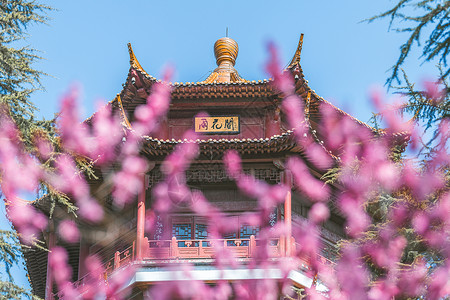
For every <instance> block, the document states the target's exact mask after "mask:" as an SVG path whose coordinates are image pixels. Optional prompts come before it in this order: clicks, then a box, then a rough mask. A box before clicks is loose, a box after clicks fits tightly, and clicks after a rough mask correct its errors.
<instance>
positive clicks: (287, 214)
mask: <svg viewBox="0 0 450 300" xmlns="http://www.w3.org/2000/svg"><path fill="white" fill-rule="evenodd" d="M291 182H292V175H291V173H290V171H287V170H286V171H284V184H286V186H287V187H288V188H289V190H288V192H287V193H286V198H285V199H284V223H285V225H286V256H290V255H291V248H292V242H291V241H292V239H291V236H292V192H291V187H292V184H291Z"/></svg>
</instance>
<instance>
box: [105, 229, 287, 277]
mask: <svg viewBox="0 0 450 300" xmlns="http://www.w3.org/2000/svg"><path fill="white" fill-rule="evenodd" d="M144 240H145V241H144V249H143V251H142V253H143V257H142V261H147V262H150V261H161V260H183V259H214V257H215V256H216V253H218V252H221V251H230V252H231V253H232V254H233V256H234V257H235V258H251V257H254V256H256V254H257V253H258V251H260V250H261V248H263V247H267V248H266V249H265V251H267V252H268V255H269V257H280V256H283V249H284V247H283V246H284V245H282V242H280V239H270V240H269V241H264V242H263V241H262V240H259V239H256V238H255V237H254V236H251V237H250V238H249V239H198V240H177V239H176V238H175V237H173V238H172V239H171V240H148V239H147V238H144ZM293 245H295V244H294V243H293ZM135 253H136V246H135V243H134V242H133V245H132V246H130V247H128V248H127V249H125V250H124V251H121V252H119V251H117V252H116V253H115V255H114V258H111V259H110V260H109V261H107V262H106V263H105V264H104V270H105V273H106V274H110V273H112V272H113V271H114V270H116V269H118V268H120V267H122V266H125V265H128V264H129V263H131V262H132V261H135Z"/></svg>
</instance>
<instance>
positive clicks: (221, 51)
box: [214, 37, 239, 67]
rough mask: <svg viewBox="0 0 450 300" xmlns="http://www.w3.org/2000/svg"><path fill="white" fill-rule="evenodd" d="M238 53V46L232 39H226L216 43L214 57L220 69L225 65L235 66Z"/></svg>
mask: <svg viewBox="0 0 450 300" xmlns="http://www.w3.org/2000/svg"><path fill="white" fill-rule="evenodd" d="M238 52H239V47H238V44H237V43H236V41H235V40H233V39H232V38H229V37H224V38H221V39H218V40H217V41H216V42H215V43H214V56H215V57H216V63H217V66H219V67H220V66H221V65H223V64H231V65H232V66H234V64H235V63H236V58H237V56H238Z"/></svg>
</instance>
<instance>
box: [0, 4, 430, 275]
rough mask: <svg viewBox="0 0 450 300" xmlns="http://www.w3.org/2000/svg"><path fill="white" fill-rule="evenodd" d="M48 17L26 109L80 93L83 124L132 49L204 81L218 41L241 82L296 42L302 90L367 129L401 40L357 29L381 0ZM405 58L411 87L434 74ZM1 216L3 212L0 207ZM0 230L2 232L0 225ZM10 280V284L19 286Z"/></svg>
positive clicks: (61, 10) (170, 7) (154, 64)
mask: <svg viewBox="0 0 450 300" xmlns="http://www.w3.org/2000/svg"><path fill="white" fill-rule="evenodd" d="M41 2H43V3H44V4H47V5H50V6H52V7H54V8H55V9H56V10H55V11H52V12H50V13H49V17H50V18H51V19H50V20H49V21H48V25H47V26H42V25H38V26H31V27H30V28H29V33H30V37H29V39H28V42H27V44H29V45H31V46H32V47H34V48H36V49H39V50H41V51H42V53H41V55H42V57H44V58H45V60H43V61H41V62H39V63H37V64H36V68H38V69H40V70H42V71H43V72H45V73H48V74H50V75H51V77H45V78H43V80H42V83H43V86H44V87H45V89H46V91H42V92H37V93H35V94H34V96H33V97H32V101H33V102H34V103H35V104H36V105H37V106H38V107H39V109H40V115H41V116H43V117H45V118H52V117H53V115H54V113H55V112H56V111H57V110H58V108H59V105H58V101H59V98H60V96H61V95H62V94H63V93H64V92H65V91H67V90H68V88H69V87H70V86H71V85H73V84H78V85H79V86H81V87H82V99H81V100H82V104H83V107H84V108H83V109H84V111H83V116H82V117H87V116H89V115H91V114H92V113H93V112H94V110H95V108H96V103H97V102H98V101H109V100H112V99H113V98H114V96H115V95H116V94H117V93H119V92H120V91H121V88H122V84H123V83H124V82H125V79H126V77H127V73H128V68H129V58H128V50H127V43H128V42H131V43H132V46H133V49H134V52H135V54H136V56H137V58H138V59H139V61H140V63H141V65H142V66H143V68H144V69H145V70H146V71H147V72H148V73H150V74H152V75H154V76H156V77H159V75H160V71H161V69H162V67H163V66H164V65H165V64H167V63H171V64H172V65H174V66H175V68H176V70H177V72H176V76H175V78H174V80H173V81H182V82H186V81H189V82H192V81H199V80H203V79H205V78H206V77H207V75H208V74H209V72H211V71H212V70H213V69H214V68H215V67H216V64H215V59H214V54H213V44H214V42H215V41H216V40H217V39H219V38H221V37H223V36H225V30H226V28H227V27H228V30H229V37H231V38H233V39H235V40H236V41H237V42H238V44H239V48H240V50H239V56H238V59H237V62H236V66H235V67H236V69H237V70H238V71H239V73H240V74H241V76H242V77H244V78H245V79H249V80H258V79H264V78H268V75H267V74H266V73H265V72H264V63H265V62H266V60H267V53H266V45H267V42H268V41H274V42H275V43H276V45H277V46H278V48H279V50H280V54H281V57H282V59H283V62H284V63H285V64H287V63H288V62H289V60H290V59H291V57H292V55H293V54H294V51H295V49H296V47H297V43H298V39H299V36H300V34H301V33H304V34H305V37H304V44H303V51H302V60H301V64H302V67H303V70H304V73H305V77H306V79H308V80H309V85H310V86H311V87H312V88H313V89H314V90H316V92H317V93H318V94H319V95H320V96H322V97H324V98H325V99H327V100H329V101H331V102H332V103H333V104H335V105H336V106H338V107H340V108H342V109H343V110H345V111H347V112H349V113H351V114H353V115H355V116H356V117H357V118H359V119H360V120H362V121H366V122H367V121H368V120H369V118H370V116H371V111H372V107H371V106H370V104H369V101H368V97H367V95H368V91H369V89H370V87H371V86H373V85H383V84H384V82H385V80H386V78H387V77H388V75H389V72H387V70H388V69H389V68H390V67H391V66H392V65H393V64H394V63H395V61H396V59H397V57H398V54H399V46H400V45H401V43H402V42H403V40H404V39H405V36H402V35H401V34H397V33H394V32H388V20H383V21H377V22H375V23H371V24H367V23H365V22H361V21H362V20H364V19H366V18H369V17H371V16H373V15H374V14H377V13H380V12H382V11H384V10H386V9H388V8H390V7H391V6H392V5H393V4H394V2H393V1H389V0H377V1H372V0H347V1H335V0H323V1H303V0H297V1H278V2H275V1H262V0H259V1H253V0H246V1H235V0H229V1H212V0H209V1H173V0H172V1H149V0H147V1H143V0H135V1H113V0H110V1H103V0H98V1H92V0H91V1H86V0H78V1H61V0H60V1H56V0H55V1H41ZM419 56H420V55H419V54H417V52H415V53H413V55H411V57H410V58H409V60H408V63H407V65H406V66H405V68H406V69H407V70H408V73H409V74H410V78H411V80H413V81H420V80H422V79H424V78H429V77H430V76H432V75H433V74H435V73H436V72H435V68H434V67H433V65H432V64H425V65H421V63H420V62H421V61H420V60H419V59H418V58H419ZM0 210H1V212H2V215H3V214H4V207H1V208H0ZM0 225H1V227H2V228H4V227H6V226H7V223H6V222H5V220H4V219H3V216H2V217H1V218H0ZM21 276H22V275H18V280H19V282H21V281H24V282H25V281H26V279H25V278H24V277H21Z"/></svg>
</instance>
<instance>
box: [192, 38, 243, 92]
mask: <svg viewBox="0 0 450 300" xmlns="http://www.w3.org/2000/svg"><path fill="white" fill-rule="evenodd" d="M238 52H239V47H238V44H237V43H236V41H235V40H233V39H232V38H229V37H223V38H221V39H218V40H217V41H216V42H215V43H214V56H215V57H216V63H217V68H216V69H215V70H214V71H213V72H212V73H211V74H210V75H209V76H208V78H206V79H205V80H204V81H202V82H200V83H203V84H205V83H207V84H208V83H221V82H223V83H229V82H247V81H248V80H245V79H243V78H242V77H241V76H240V75H239V73H238V72H237V71H236V69H235V68H234V64H235V63H236V58H237V56H238Z"/></svg>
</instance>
